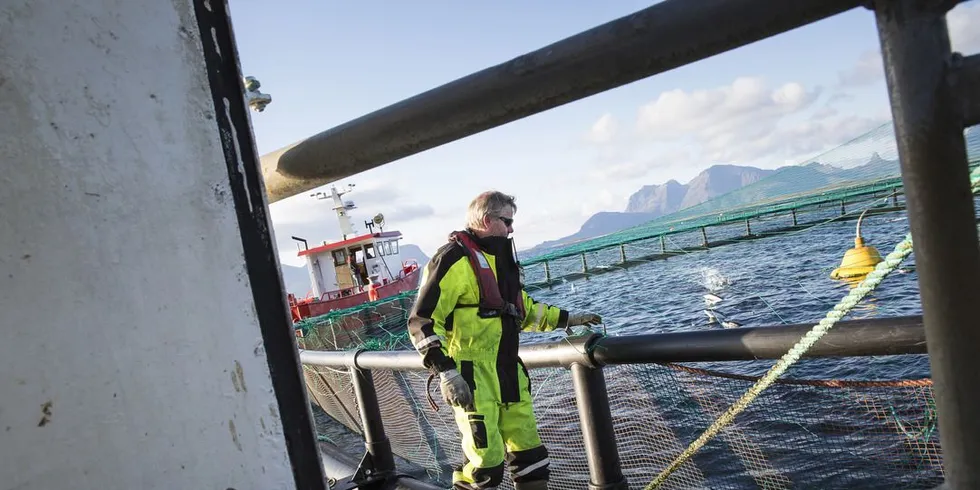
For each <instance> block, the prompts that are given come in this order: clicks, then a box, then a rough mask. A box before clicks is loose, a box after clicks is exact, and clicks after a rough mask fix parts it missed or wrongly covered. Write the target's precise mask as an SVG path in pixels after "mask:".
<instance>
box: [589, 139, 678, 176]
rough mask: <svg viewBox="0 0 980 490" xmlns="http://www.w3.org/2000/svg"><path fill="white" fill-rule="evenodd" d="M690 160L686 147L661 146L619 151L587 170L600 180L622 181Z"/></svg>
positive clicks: (590, 174)
mask: <svg viewBox="0 0 980 490" xmlns="http://www.w3.org/2000/svg"><path fill="white" fill-rule="evenodd" d="M690 163H692V162H691V152H690V150H689V149H688V148H686V147H661V148H660V150H659V151H656V152H653V153H652V156H651V153H647V152H637V153H633V154H631V153H629V152H625V151H624V152H620V153H618V154H616V155H615V157H614V158H612V159H607V160H605V161H601V160H600V161H599V163H598V164H597V165H596V167H595V168H594V169H592V170H591V171H590V172H589V178H591V179H593V180H596V181H602V182H612V181H622V180H632V179H638V178H640V177H646V176H647V175H649V174H650V172H652V171H654V170H663V169H664V168H669V167H676V166H678V165H688V164H690ZM659 173H662V172H659Z"/></svg>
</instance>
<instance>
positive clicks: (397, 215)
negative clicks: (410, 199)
mask: <svg viewBox="0 0 980 490" xmlns="http://www.w3.org/2000/svg"><path fill="white" fill-rule="evenodd" d="M435 214H436V211H435V209H433V208H432V206H430V205H428V204H406V205H402V206H397V207H395V209H394V210H393V211H392V212H390V213H388V214H385V221H390V222H392V223H407V222H409V221H413V220H417V219H422V218H428V217H430V216H433V215H435Z"/></svg>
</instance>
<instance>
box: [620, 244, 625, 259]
mask: <svg viewBox="0 0 980 490" xmlns="http://www.w3.org/2000/svg"><path fill="white" fill-rule="evenodd" d="M619 261H620V262H622V263H624V264H625V263H626V244H624V243H620V244H619Z"/></svg>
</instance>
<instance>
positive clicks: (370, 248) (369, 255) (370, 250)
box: [364, 243, 376, 259]
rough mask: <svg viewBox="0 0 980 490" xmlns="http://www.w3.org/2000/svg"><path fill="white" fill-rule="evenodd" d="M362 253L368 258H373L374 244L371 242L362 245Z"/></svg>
mask: <svg viewBox="0 0 980 490" xmlns="http://www.w3.org/2000/svg"><path fill="white" fill-rule="evenodd" d="M364 254H365V255H366V256H367V258H369V259H373V258H374V257H376V254H375V253H374V244H373V243H368V244H367V245H364Z"/></svg>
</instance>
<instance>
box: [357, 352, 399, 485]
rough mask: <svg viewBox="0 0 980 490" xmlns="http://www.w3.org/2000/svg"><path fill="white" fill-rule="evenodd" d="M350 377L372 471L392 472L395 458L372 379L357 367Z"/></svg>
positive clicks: (368, 373) (366, 371) (367, 373)
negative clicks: (386, 433)
mask: <svg viewBox="0 0 980 490" xmlns="http://www.w3.org/2000/svg"><path fill="white" fill-rule="evenodd" d="M350 377H351V380H352V381H353V382H354V396H356V397H357V411H358V412H360V415H361V427H362V428H363V429H364V446H365V447H366V448H367V452H368V454H370V455H371V464H372V466H373V468H372V470H373V471H374V472H375V473H388V472H394V471H395V457H394V455H393V454H392V452H391V442H389V441H388V436H387V435H385V426H384V423H383V422H382V421H381V406H380V405H379V404H378V393H377V392H376V391H375V390H374V377H373V376H372V375H371V371H370V370H368V369H358V368H357V367H351V368H350Z"/></svg>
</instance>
